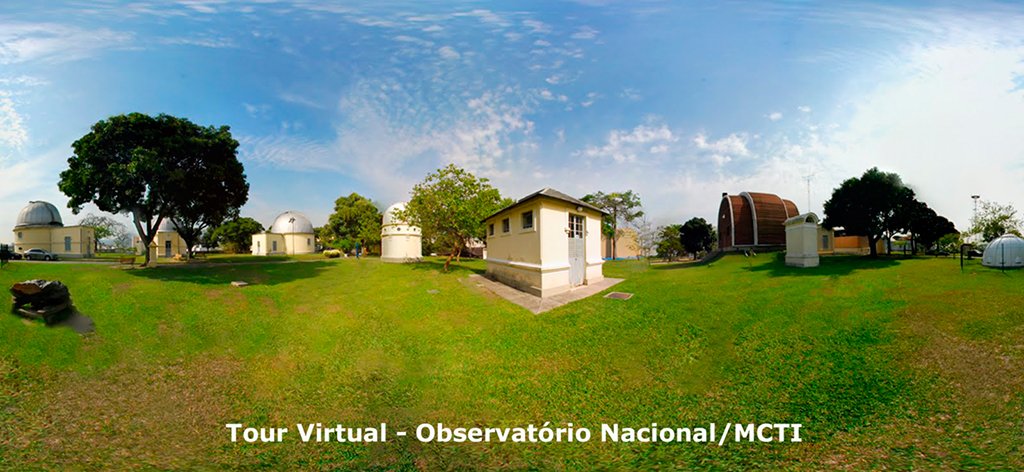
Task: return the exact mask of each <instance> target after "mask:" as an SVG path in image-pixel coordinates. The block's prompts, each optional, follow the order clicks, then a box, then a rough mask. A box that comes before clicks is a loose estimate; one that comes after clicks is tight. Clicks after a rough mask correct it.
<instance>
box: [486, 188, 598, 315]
mask: <svg viewBox="0 0 1024 472" xmlns="http://www.w3.org/2000/svg"><path fill="white" fill-rule="evenodd" d="M526 211H533V215H534V216H533V228H532V229H523V227H522V219H521V215H522V214H523V213H524V212H526ZM570 213H573V214H582V215H583V216H585V217H586V223H585V225H586V227H585V236H584V237H585V240H586V243H585V244H586V269H585V276H584V284H592V283H596V282H599V281H601V280H603V279H604V274H603V271H602V264H604V260H603V259H602V258H601V215H600V214H599V213H598V212H596V211H594V210H590V209H583V211H577V210H576V207H575V206H573V205H571V204H569V203H566V202H562V201H560V200H554V199H548V198H538V199H535V200H532V201H530V202H527V203H526V204H524V205H519V206H514V207H512V208H509V209H508V210H506V211H503V212H501V213H499V214H497V215H495V216H493V217H491V218H488V219H487V221H486V224H487V256H486V258H485V259H486V260H487V272H488V274H490V275H491V276H492V277H495V278H497V279H498V280H500V281H502V282H504V283H506V284H508V285H511V286H513V287H516V288H518V289H520V290H523V291H526V292H529V293H533V294H535V295H538V296H542V297H543V296H549V295H553V294H556V293H560V292H564V291H567V290H569V289H570V288H571V287H570V286H569V238H568V236H567V234H566V231H567V230H568V228H569V214H570ZM505 218H509V223H510V225H509V226H510V228H509V232H508V233H505V232H503V231H502V220H504V219H505ZM492 224H493V225H494V234H493V235H492V234H491V232H490V225H492Z"/></svg>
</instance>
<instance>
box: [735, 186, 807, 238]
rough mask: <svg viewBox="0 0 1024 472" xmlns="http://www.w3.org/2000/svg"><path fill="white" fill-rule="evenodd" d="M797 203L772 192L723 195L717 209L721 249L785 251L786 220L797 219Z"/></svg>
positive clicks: (798, 212)
mask: <svg viewBox="0 0 1024 472" xmlns="http://www.w3.org/2000/svg"><path fill="white" fill-rule="evenodd" d="M799 214H800V211H799V210H797V208H796V204H795V203H793V202H791V201H789V200H786V199H784V198H782V197H780V196H778V195H775V194H771V193H759V192H743V193H740V194H739V195H729V194H727V193H723V194H722V203H721V205H719V207H718V248H719V249H721V250H723V251H729V250H735V249H738V248H757V247H762V248H783V247H785V246H786V227H785V225H784V223H785V221H786V220H787V219H789V218H792V217H794V216H797V215H799Z"/></svg>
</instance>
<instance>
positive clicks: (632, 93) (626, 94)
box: [619, 87, 644, 102]
mask: <svg viewBox="0 0 1024 472" xmlns="http://www.w3.org/2000/svg"><path fill="white" fill-rule="evenodd" d="M619 96H621V97H622V98H625V99H626V100H629V101H632V102H637V101H640V100H643V98H644V97H643V95H640V91H639V90H637V89H635V88H632V87H626V88H624V89H622V93H620V94H619Z"/></svg>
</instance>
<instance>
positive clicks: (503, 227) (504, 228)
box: [501, 218, 509, 233]
mask: <svg viewBox="0 0 1024 472" xmlns="http://www.w3.org/2000/svg"><path fill="white" fill-rule="evenodd" d="M508 230H509V224H508V218H505V219H504V220H501V232H502V233H507V232H508Z"/></svg>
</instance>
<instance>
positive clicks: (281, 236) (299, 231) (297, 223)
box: [252, 211, 316, 256]
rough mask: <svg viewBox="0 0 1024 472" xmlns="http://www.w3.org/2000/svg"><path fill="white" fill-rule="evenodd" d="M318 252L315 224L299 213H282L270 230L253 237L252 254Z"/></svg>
mask: <svg viewBox="0 0 1024 472" xmlns="http://www.w3.org/2000/svg"><path fill="white" fill-rule="evenodd" d="M314 252H316V237H315V236H314V234H313V223H310V222H309V218H306V216H305V215H303V214H302V213H299V212H297V211H286V212H284V213H281V214H280V215H279V216H278V217H277V219H275V220H274V224H272V225H270V229H268V230H267V231H265V232H262V233H256V234H254V235H252V254H253V255H254V256H270V255H275V254H288V255H294V254H312V253H314Z"/></svg>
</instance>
